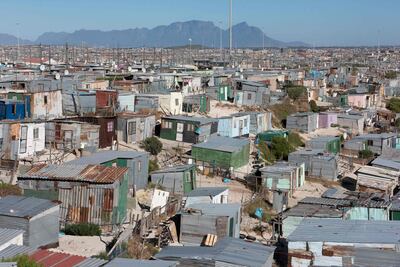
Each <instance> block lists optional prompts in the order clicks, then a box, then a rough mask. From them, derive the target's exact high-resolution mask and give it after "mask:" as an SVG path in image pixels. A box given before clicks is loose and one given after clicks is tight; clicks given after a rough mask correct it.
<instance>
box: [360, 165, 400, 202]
mask: <svg viewBox="0 0 400 267" xmlns="http://www.w3.org/2000/svg"><path fill="white" fill-rule="evenodd" d="M356 175H357V187H358V188H359V190H360V191H362V192H382V193H386V194H388V195H389V196H393V193H394V190H395V188H396V186H398V185H399V176H400V175H399V173H398V172H397V171H391V170H387V169H383V168H379V167H373V166H363V167H361V168H360V169H358V170H357V171H356Z"/></svg>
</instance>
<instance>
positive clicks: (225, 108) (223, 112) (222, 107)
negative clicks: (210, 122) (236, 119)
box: [208, 100, 241, 118]
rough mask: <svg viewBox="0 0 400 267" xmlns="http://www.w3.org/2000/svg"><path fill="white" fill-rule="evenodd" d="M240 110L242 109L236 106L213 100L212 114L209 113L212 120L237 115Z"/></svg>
mask: <svg viewBox="0 0 400 267" xmlns="http://www.w3.org/2000/svg"><path fill="white" fill-rule="evenodd" d="M240 110H241V109H240V107H238V106H236V105H235V104H231V103H228V102H224V103H221V102H219V101H217V100H211V101H210V112H209V113H208V116H209V117H212V118H220V117H224V116H229V115H231V114H234V113H237V112H239V111H240Z"/></svg>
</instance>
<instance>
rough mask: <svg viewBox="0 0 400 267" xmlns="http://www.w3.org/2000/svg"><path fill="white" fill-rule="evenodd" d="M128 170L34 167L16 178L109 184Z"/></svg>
mask: <svg viewBox="0 0 400 267" xmlns="http://www.w3.org/2000/svg"><path fill="white" fill-rule="evenodd" d="M127 171H128V168H124V167H106V166H100V165H68V164H64V165H46V164H41V165H36V166H34V167H33V168H32V169H31V170H29V171H28V172H27V173H25V174H23V175H21V176H18V179H20V180H31V179H49V180H62V181H65V180H69V181H81V182H87V183H96V184H109V183H114V182H115V181H117V180H119V179H120V178H121V177H122V176H123V175H124V174H125V173H126V172H127Z"/></svg>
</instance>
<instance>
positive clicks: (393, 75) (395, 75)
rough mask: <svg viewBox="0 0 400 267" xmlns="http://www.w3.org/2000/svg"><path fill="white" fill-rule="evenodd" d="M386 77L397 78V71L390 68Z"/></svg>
mask: <svg viewBox="0 0 400 267" xmlns="http://www.w3.org/2000/svg"><path fill="white" fill-rule="evenodd" d="M385 78H386V79H396V78H397V72H395V71H394V70H389V71H388V72H386V73H385Z"/></svg>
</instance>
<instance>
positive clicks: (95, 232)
mask: <svg viewBox="0 0 400 267" xmlns="http://www.w3.org/2000/svg"><path fill="white" fill-rule="evenodd" d="M64 233H65V234H66V235H76V236H99V235H101V229H100V227H99V226H98V225H96V224H92V223H78V224H67V225H66V226H65V229H64Z"/></svg>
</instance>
